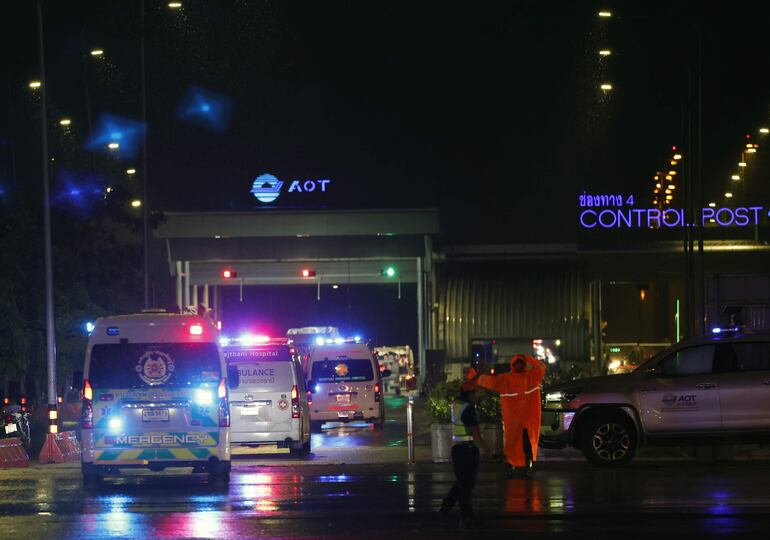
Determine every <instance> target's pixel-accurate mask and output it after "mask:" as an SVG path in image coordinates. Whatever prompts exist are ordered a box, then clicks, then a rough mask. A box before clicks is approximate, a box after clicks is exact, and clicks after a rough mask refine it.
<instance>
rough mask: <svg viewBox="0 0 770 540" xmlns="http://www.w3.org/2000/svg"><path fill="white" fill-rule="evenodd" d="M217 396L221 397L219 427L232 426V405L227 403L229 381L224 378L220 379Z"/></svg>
mask: <svg viewBox="0 0 770 540" xmlns="http://www.w3.org/2000/svg"><path fill="white" fill-rule="evenodd" d="M217 396H218V397H219V427H230V407H229V406H228V404H227V383H226V382H225V379H224V378H222V379H220V380H219V388H217Z"/></svg>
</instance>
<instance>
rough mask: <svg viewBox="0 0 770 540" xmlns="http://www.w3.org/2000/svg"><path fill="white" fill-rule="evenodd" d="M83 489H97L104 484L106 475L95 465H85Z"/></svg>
mask: <svg viewBox="0 0 770 540" xmlns="http://www.w3.org/2000/svg"><path fill="white" fill-rule="evenodd" d="M82 467H83V468H82V473H83V487H84V488H86V489H96V488H98V487H99V486H101V485H102V483H103V482H104V474H103V473H102V471H101V470H99V467H97V466H96V465H94V464H93V463H83V465H82Z"/></svg>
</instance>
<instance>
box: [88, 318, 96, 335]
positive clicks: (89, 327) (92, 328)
mask: <svg viewBox="0 0 770 540" xmlns="http://www.w3.org/2000/svg"><path fill="white" fill-rule="evenodd" d="M85 326H86V332H88V333H89V334H91V333H93V331H94V328H96V325H95V324H94V323H93V322H91V321H88V322H87V323H86V324H85Z"/></svg>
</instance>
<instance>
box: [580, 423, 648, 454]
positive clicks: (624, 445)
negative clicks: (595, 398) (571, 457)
mask: <svg viewBox="0 0 770 540" xmlns="http://www.w3.org/2000/svg"><path fill="white" fill-rule="evenodd" d="M637 444H638V443H637V436H636V430H635V429H634V426H633V424H632V423H631V421H630V420H629V419H627V418H624V417H623V416H622V413H614V414H612V413H610V414H600V415H597V416H594V417H593V418H589V419H587V420H586V422H585V424H584V425H583V426H581V427H580V449H581V450H582V452H583V456H585V458H586V459H587V460H588V461H589V462H590V463H591V464H593V465H597V466H599V467H621V466H623V465H626V464H628V463H629V462H630V461H631V460H632V459H633V457H634V454H635V453H636V448H637Z"/></svg>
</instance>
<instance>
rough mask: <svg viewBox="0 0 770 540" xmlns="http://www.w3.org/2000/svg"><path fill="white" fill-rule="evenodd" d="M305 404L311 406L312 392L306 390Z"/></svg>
mask: <svg viewBox="0 0 770 540" xmlns="http://www.w3.org/2000/svg"><path fill="white" fill-rule="evenodd" d="M307 404H308V405H312V404H313V391H312V390H308V391H307Z"/></svg>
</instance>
